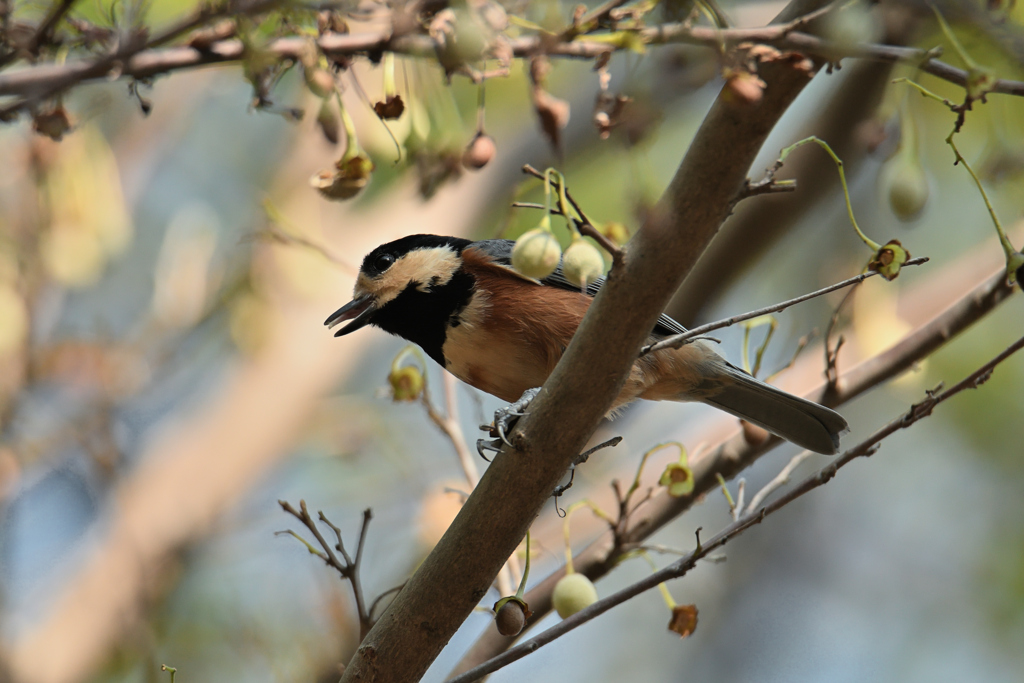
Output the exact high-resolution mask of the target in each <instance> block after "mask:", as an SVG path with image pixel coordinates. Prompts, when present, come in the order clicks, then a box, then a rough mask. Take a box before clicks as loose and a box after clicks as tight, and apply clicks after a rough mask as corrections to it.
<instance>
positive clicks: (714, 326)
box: [640, 256, 928, 357]
mask: <svg viewBox="0 0 1024 683" xmlns="http://www.w3.org/2000/svg"><path fill="white" fill-rule="evenodd" d="M927 262H928V257H927V256H922V257H920V258H915V259H910V260H909V261H907V262H906V263H904V264H903V265H904V266H917V265H921V264H922V263H927ZM877 274H878V273H877V272H876V271H873V270H869V271H866V272H863V273H861V274H860V275H855V276H854V277H851V278H848V279H846V280H843V281H842V282H837V283H835V284H832V285H829V286H828V287H823V288H821V289H819V290H816V291H813V292H810V293H808V294H802V295H800V296H798V297H796V298H793V299H789V300H787V301H783V302H781V303H777V304H772V305H771V306H765V307H764V308H759V309H757V310H756V311H750V312H749V313H743V314H741V315H734V316H732V317H731V318H724V319H722V320H717V321H715V322H712V323H708V324H706V325H701V326H700V327H695V328H693V329H692V330H687V331H686V332H683V333H682V334H676V335H673V336H671V337H666V338H665V339H662V340H661V341H659V342H657V343H655V344H649V345H647V346H645V347H644V348H643V349H641V350H640V356H641V357H643V356H646V355H647V354H648V353H653V352H655V351H661V350H662V349H678V348H679V347H680V346H682V345H683V344H685V343H686V342H688V341H691V340H693V339H694V338H695V337H699V336H701V335H705V334H707V333H708V332H713V331H714V330H718V329H721V328H723V327H729V326H730V325H735V324H736V323H739V322H743V321H744V320H750V319H751V318H757V317H759V316H762V315H768V314H769V313H778V312H779V311H784V310H786V309H787V308H789V307H790V306H793V305H795V304H799V303H803V302H804V301H808V300H810V299H814V298H816V297H819V296H823V295H825V294H828V293H829V292H834V291H836V290H837V289H843V288H844V287H850V286H852V285H856V284H860V283H861V282H863V281H864V280H867V279H868V278H869V277H871V276H873V275H877Z"/></svg>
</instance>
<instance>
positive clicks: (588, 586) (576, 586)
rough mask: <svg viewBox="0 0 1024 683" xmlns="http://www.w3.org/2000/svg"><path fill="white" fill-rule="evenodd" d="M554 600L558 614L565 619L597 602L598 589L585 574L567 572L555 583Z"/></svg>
mask: <svg viewBox="0 0 1024 683" xmlns="http://www.w3.org/2000/svg"><path fill="white" fill-rule="evenodd" d="M552 602H554V605H555V611H556V612H558V616H560V617H562V618H563V619H565V618H567V617H571V616H572V615H574V614H576V613H577V612H579V611H580V610H581V609H583V608H584V607H590V606H591V605H593V604H594V603H595V602H597V589H596V588H594V584H593V582H592V581H591V580H590V579H588V578H587V577H585V576H583V574H576V573H573V574H566V575H565V576H563V577H562V578H560V579H559V580H558V583H556V584H555V592H554V593H553V594H552Z"/></svg>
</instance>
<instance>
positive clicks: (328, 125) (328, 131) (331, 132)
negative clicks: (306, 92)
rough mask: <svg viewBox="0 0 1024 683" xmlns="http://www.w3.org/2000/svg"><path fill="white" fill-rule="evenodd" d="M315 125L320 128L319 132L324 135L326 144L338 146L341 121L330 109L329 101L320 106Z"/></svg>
mask: <svg viewBox="0 0 1024 683" xmlns="http://www.w3.org/2000/svg"><path fill="white" fill-rule="evenodd" d="M316 124H317V125H318V126H320V132H321V133H323V134H324V137H325V138H327V141H328V142H330V143H331V144H332V145H336V144H338V140H340V139H341V121H340V120H339V119H338V114H337V113H336V112H335V111H334V109H333V108H332V107H331V101H330V100H329V99H327V100H324V101H323V102H322V103H321V104H320V111H319V112H317V115H316Z"/></svg>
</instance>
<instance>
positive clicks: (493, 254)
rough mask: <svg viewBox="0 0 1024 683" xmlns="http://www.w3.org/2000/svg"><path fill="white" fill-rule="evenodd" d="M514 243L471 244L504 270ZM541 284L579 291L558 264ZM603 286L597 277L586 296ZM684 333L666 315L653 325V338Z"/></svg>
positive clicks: (485, 242) (600, 279)
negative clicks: (503, 267)
mask: <svg viewBox="0 0 1024 683" xmlns="http://www.w3.org/2000/svg"><path fill="white" fill-rule="evenodd" d="M515 244H516V243H515V242H513V241H512V240H481V241H479V242H474V243H473V245H472V246H473V248H474V249H477V250H479V251H482V252H483V253H485V254H487V255H488V256H489V257H490V258H491V259H493V260H494V262H495V263H498V264H500V265H502V266H505V267H506V268H512V247H514V246H515ZM540 282H541V284H543V285H547V286H549V287H558V288H560V289H568V290H571V291H573V292H578V291H580V288H579V287H578V286H577V285H574V284H573V283H571V282H569V280H568V279H566V277H565V274H564V273H563V272H562V264H561V263H559V264H558V268H556V269H555V272H553V273H551V275H548V276H547V277H546V278H544V279H542V280H541V281H540ZM603 284H604V278H603V277H599V278H598V279H597V280H595V281H594V282H591V283H590V284H589V285H587V291H586V294H587V295H588V296H591V297H592V296H594V295H596V294H597V290H599V289H601V286H602V285H603ZM683 332H686V328H685V327H683V326H682V325H680V324H679V323H677V322H676V321H675V320H673V319H672V318H670V317H668V316H667V315H662V316H661V317H660V318H658V322H657V323H655V325H654V330H653V333H654V335H655V336H659V337H668V336H671V335H674V334H682V333H683Z"/></svg>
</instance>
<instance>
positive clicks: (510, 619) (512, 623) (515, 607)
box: [494, 599, 526, 636]
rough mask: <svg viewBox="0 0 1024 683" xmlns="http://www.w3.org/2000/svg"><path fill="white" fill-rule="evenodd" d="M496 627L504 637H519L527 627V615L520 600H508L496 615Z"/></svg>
mask: <svg viewBox="0 0 1024 683" xmlns="http://www.w3.org/2000/svg"><path fill="white" fill-rule="evenodd" d="M494 625H495V626H496V627H497V629H498V633H500V634H501V635H503V636H518V635H519V634H520V633H521V632H522V630H523V627H524V626H526V614H525V613H524V612H523V606H522V605H521V604H520V603H519V601H518V600H514V599H513V600H508V601H507V602H505V604H504V605H502V606H501V607H500V608H498V613H497V614H495V615H494Z"/></svg>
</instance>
